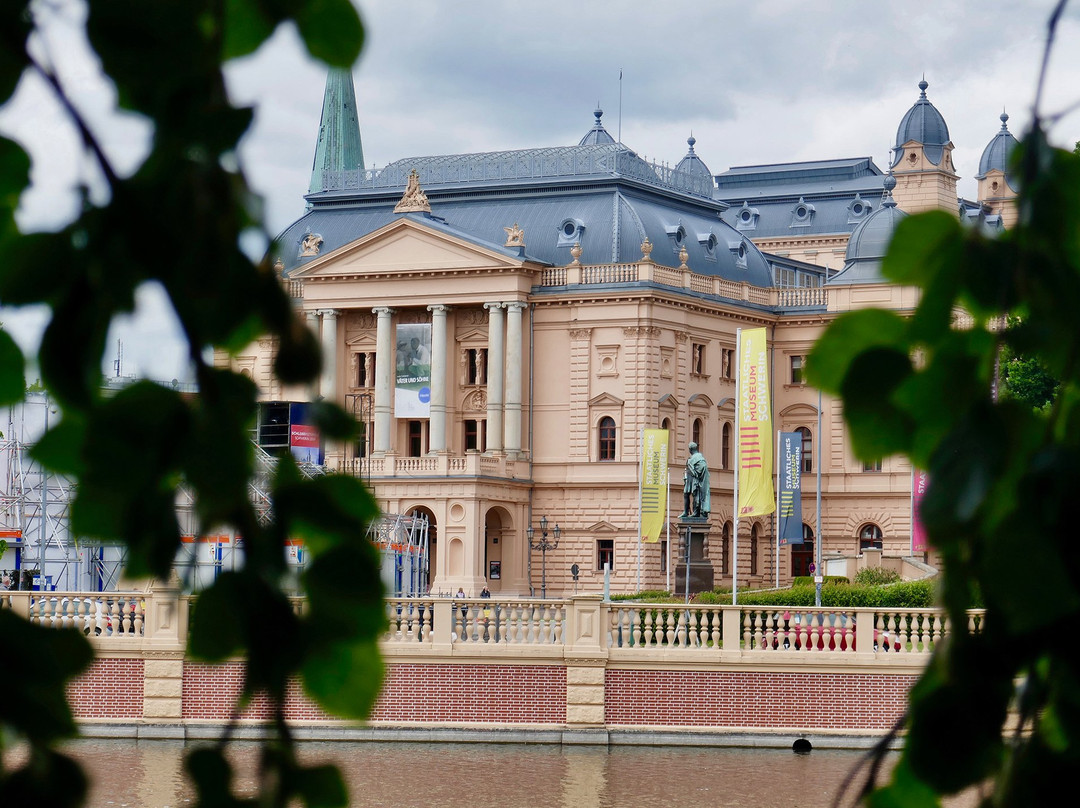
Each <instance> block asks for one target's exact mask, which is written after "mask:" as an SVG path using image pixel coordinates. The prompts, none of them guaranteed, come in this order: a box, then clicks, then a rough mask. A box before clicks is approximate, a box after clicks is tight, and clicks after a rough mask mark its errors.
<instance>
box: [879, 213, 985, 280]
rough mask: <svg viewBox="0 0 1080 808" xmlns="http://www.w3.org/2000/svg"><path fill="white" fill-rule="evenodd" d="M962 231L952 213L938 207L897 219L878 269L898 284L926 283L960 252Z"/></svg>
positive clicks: (949, 263) (954, 260)
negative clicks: (897, 222) (887, 248)
mask: <svg viewBox="0 0 1080 808" xmlns="http://www.w3.org/2000/svg"><path fill="white" fill-rule="evenodd" d="M963 238H964V233H963V230H962V229H961V227H960V222H959V221H958V220H957V218H956V216H955V215H954V214H952V213H946V212H945V211H941V210H934V211H929V212H927V213H920V214H918V215H917V216H906V217H904V218H903V219H901V220H900V223H899V224H898V225H897V226H896V230H895V232H894V233H893V237H892V241H891V242H890V243H889V251H888V253H887V254H886V255H885V258H884V260H883V261H882V262H881V272H882V274H883V275H884V276H885V277H886V278H889V279H890V280H893V281H896V282H897V283H907V284H914V285H917V286H926V285H928V284H929V283H930V282H931V281H933V279H934V278H935V277H936V276H937V275H938V274H939V273H941V272H947V271H949V268H950V267H951V266H953V265H954V264H955V263H956V261H957V259H958V257H959V256H960V255H961V253H962V251H963V244H964V241H963Z"/></svg>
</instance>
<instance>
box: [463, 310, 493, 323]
mask: <svg viewBox="0 0 1080 808" xmlns="http://www.w3.org/2000/svg"><path fill="white" fill-rule="evenodd" d="M457 319H458V322H459V323H460V324H461V325H487V312H485V311H484V310H483V309H479V308H478V309H461V310H459V311H458V313H457Z"/></svg>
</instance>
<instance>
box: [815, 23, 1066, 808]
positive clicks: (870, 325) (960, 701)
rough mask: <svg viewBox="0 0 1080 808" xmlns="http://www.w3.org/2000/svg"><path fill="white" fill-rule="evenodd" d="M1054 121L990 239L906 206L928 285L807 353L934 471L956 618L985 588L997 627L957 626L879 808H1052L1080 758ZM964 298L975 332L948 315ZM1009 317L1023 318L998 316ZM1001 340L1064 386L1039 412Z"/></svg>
mask: <svg viewBox="0 0 1080 808" xmlns="http://www.w3.org/2000/svg"><path fill="white" fill-rule="evenodd" d="M1063 7H1064V2H1062V3H1061V4H1059V5H1058V7H1057V10H1056V12H1055V15H1054V17H1053V18H1052V21H1051V26H1050V31H1051V34H1050V40H1051V41H1052V39H1053V30H1054V25H1055V23H1056V20H1057V18H1058V16H1059V15H1060V13H1061V11H1062V9H1063ZM1035 109H1036V110H1038V99H1036V104H1035ZM1045 124H1046V121H1044V120H1043V119H1041V118H1039V117H1036V120H1035V122H1034V124H1033V128H1032V131H1031V132H1029V133H1028V134H1027V135H1026V136H1025V137H1024V139H1023V141H1022V143H1021V145H1020V147H1019V148H1018V149H1017V150H1016V154H1015V155H1014V161H1015V169H1016V173H1017V175H1018V179H1019V181H1020V185H1021V189H1022V190H1021V193H1020V197H1019V200H1018V201H1019V222H1018V223H1017V225H1016V226H1015V227H1014V228H1013V229H1012V230H1011V231H1009V232H1007V233H1003V234H1001V235H998V236H996V237H993V236H987V235H985V234H984V233H983V232H982V231H981V230H980V229H979V228H968V227H964V226H962V225H961V224H960V223H959V222H958V221H957V219H956V216H955V215H951V214H948V213H944V212H933V213H926V214H922V215H919V216H912V217H909V218H906V219H904V220H903V221H902V222H901V223H900V225H899V227H898V228H897V231H896V234H895V236H894V238H893V241H892V244H891V246H890V249H889V253H888V255H887V257H886V258H885V261H884V265H883V270H884V272H885V274H886V275H887V276H888V277H889V278H890V279H891V280H893V281H895V282H897V283H901V284H908V285H913V286H918V287H920V289H921V290H922V291H921V299H920V302H919V305H918V307H917V309H916V310H915V311H914V312H913V313H912V314H911V315H910V316H904V315H900V314H897V313H893V312H887V311H881V310H876V309H864V310H861V311H853V312H850V313H848V314H845V315H843V316H842V317H840V318H838V319H837V320H836V322H835V323H834V324H833V325H832V326H831V327H830V328H829V329H828V330H827V332H826V333H825V334H824V335H823V336H822V338H821V339H820V340H819V342H818V344H817V345H816V346H815V348H814V350H813V353H812V356H811V359H810V361H809V362H808V363H807V366H808V369H809V375H810V382H811V383H812V384H814V385H816V386H819V387H820V388H821V389H823V390H825V391H827V392H829V393H832V394H835V395H838V396H839V397H840V398H841V399H842V401H843V408H844V413H845V417H846V419H847V422H848V426H849V429H850V434H851V439H852V444H853V447H854V450H855V452H856V454H857V455H858V457H859V458H861V459H863V460H867V461H869V460H874V459H877V458H881V457H883V456H886V455H891V454H904V455H906V456H907V457H909V458H911V460H912V462H913V463H914V464H915V465H916V466H917V467H918V468H920V469H925V470H926V471H927V472H928V473H929V479H930V483H929V488H928V491H927V493H926V498H925V499H924V501H923V507H922V516H923V520H924V522H925V525H926V528H927V531H928V534H929V536H930V540H931V541H932V542H933V544H934V545H935V546H936V547H937V548H938V549H939V550H940V551H941V553H942V555H943V557H944V577H943V580H942V583H943V587H942V598H943V602H944V606H945V607H946V609H947V610H948V612H949V615H950V618H951V620H952V623H953V625H954V626H957V625H964V622H963V619H962V617H963V613H964V610H965V609H967V608H968V607H970V606H972V605H973V595H972V593H973V592H974V591H980V592H981V593H982V598H983V601H984V605H985V608H986V620H985V623H984V630H983V631H982V632H981V633H980V634H976V635H969V634H966V633H959V632H958V633H954V634H953V635H952V638H951V641H950V642H949V643H947V644H944V645H943V646H940V647H939V648H938V650H937V651H936V652H935V654H934V657H933V659H932V661H931V664H930V665H929V667H928V668H927V670H926V672H925V673H924V675H923V676H922V677H921V679H920V680H919V682H918V683H917V685H916V686H915V687H914V689H913V691H912V693H911V699H910V707H909V710H908V714H907V722H906V730H907V735H906V738H905V745H904V752H903V755H902V758H901V761H900V763H899V764H898V765H897V766H896V768H895V769H894V771H893V775H892V779H891V781H890V782H889V783H888V785H886V786H884V787H882V788H880V789H879V790H877V791H874V790H873V788H874V785H875V784H874V783H873V782H871V783H869V784H868V785H867V788H866V790H865V796H866V799H867V801H868V804H869V805H871V806H875V807H878V806H880V807H881V808H885V807H886V806H889V807H890V808H891V806H899V805H913V806H933V805H938V804H939V795H942V794H951V793H954V792H957V791H959V790H962V789H965V788H968V787H972V786H979V787H981V788H982V789H984V792H985V793H986V794H987V800H988V801H987V802H986V803H985V804H987V805H990V804H993V805H1002V806H1027V805H1048V804H1053V803H1055V802H1057V801H1059V800H1060V799H1061V797H1060V796H1059V795H1060V794H1061V791H1060V789H1061V787H1062V785H1061V784H1063V783H1067V782H1069V781H1070V775H1071V773H1072V772H1074V771H1076V767H1077V765H1080V655H1078V654H1077V653H1076V651H1075V649H1074V648H1073V647H1072V643H1071V642H1069V641H1068V640H1067V639H1066V638H1068V637H1071V636H1072V635H1073V634H1074V633H1075V630H1074V629H1075V626H1076V624H1077V619H1078V617H1080V554H1078V553H1077V551H1076V544H1075V538H1074V535H1073V531H1072V530H1071V527H1072V524H1073V523H1074V522H1075V513H1074V509H1075V503H1076V499H1077V497H1076V482H1077V473H1076V470H1077V469H1078V468H1080V338H1078V334H1077V318H1076V311H1075V306H1076V301H1078V300H1080V157H1078V156H1077V155H1075V154H1073V153H1071V152H1066V151H1062V150H1058V149H1054V148H1052V147H1051V146H1050V145H1049V144H1048V142H1047V138H1046V134H1045V132H1044V126H1045ZM957 309H961V310H963V311H965V312H967V313H969V314H970V315H971V316H972V318H973V319H974V324H973V325H972V326H971V327H970V328H965V329H959V328H954V327H953V316H954V312H955V311H956V310H957ZM1008 316H1013V317H1015V318H1016V320H1017V323H1018V324H1017V325H1016V326H1015V327H1013V328H1009V329H1003V328H1001V327H1000V325H1001V324H1002V323H1004V322H1005V318H1006V317H1008ZM1002 351H1009V352H1011V353H1012V354H1013V355H1015V356H1023V357H1030V358H1031V359H1034V360H1036V361H1037V362H1038V363H1039V365H1040V366H1041V367H1042V368H1044V369H1045V370H1046V372H1047V373H1049V374H1050V375H1051V376H1052V377H1053V378H1055V379H1057V380H1058V382H1059V385H1060V386H1059V388H1058V391H1057V394H1056V397H1055V398H1054V400H1053V402H1052V403H1051V404H1050V405H1049V408H1048V409H1047V410H1046V411H1035V410H1033V409H1032V407H1031V406H1029V405H1028V404H1026V403H1022V402H1019V401H1017V400H1016V399H1012V398H1004V399H1000V400H994V398H993V396H992V394H991V391H992V384H993V381H994V369H995V365H996V362H997V359H998V357H999V355H1000V354H1001V352H1002ZM1010 707H1013V708H1015V710H1016V711H1017V713H1018V715H1019V726H1018V728H1017V729H1016V730H1015V731H1012V730H1009V729H1007V727H1006V719H1007V716H1008V713H1009V710H1010ZM871 780H872V778H871Z"/></svg>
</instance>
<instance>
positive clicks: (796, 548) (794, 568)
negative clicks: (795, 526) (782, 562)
mask: <svg viewBox="0 0 1080 808" xmlns="http://www.w3.org/2000/svg"><path fill="white" fill-rule="evenodd" d="M802 535H803V541H802V544H793V545H791V577H792V578H801V577H804V576H807V575H810V574H811V573H810V565H811V564H812V563H814V530H813V528H811V527H810V525H808V524H806V523H803V526H802Z"/></svg>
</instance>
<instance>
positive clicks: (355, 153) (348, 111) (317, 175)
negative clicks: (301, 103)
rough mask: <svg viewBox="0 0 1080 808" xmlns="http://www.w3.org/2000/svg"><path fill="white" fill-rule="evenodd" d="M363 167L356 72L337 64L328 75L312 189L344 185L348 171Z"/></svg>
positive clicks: (313, 169) (313, 165) (310, 188)
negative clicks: (355, 82)
mask: <svg viewBox="0 0 1080 808" xmlns="http://www.w3.org/2000/svg"><path fill="white" fill-rule="evenodd" d="M363 170H364V147H363V146H362V145H361V143H360V121H359V119H358V117H357V114H356V91H355V90H354V89H353V81H352V73H351V72H350V71H348V70H343V69H340V68H333V69H331V70H330V72H329V73H327V75H326V91H325V92H324V93H323V107H322V120H320V121H319V142H318V143H317V144H316V146H315V160H314V162H313V163H312V166H311V184H310V185H309V186H308V193H309V194H314V193H318V192H319V191H331V190H334V189H336V188H340V187H343V186H344V182H343V181H344V178H345V174H344V172H346V171H350V172H351V171H363Z"/></svg>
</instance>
